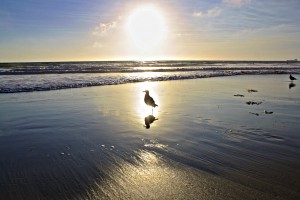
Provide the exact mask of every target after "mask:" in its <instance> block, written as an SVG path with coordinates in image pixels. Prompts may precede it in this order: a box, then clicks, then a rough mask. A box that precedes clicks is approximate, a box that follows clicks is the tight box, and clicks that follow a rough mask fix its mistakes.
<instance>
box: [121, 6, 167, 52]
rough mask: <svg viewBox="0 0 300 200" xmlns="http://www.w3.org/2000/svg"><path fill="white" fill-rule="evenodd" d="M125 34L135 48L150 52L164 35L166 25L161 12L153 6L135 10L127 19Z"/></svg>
mask: <svg viewBox="0 0 300 200" xmlns="http://www.w3.org/2000/svg"><path fill="white" fill-rule="evenodd" d="M126 29H127V32H128V34H129V36H130V38H131V40H132V41H133V42H134V44H135V45H136V47H137V48H139V49H140V50H145V51H147V50H152V49H153V48H154V47H157V46H158V45H159V44H160V43H161V42H162V40H163V39H164V37H165V35H166V30H167V28H166V25H165V20H164V17H163V16H162V14H161V12H160V11H159V10H158V9H157V8H155V7H153V6H142V7H139V8H137V9H135V10H134V11H133V12H132V13H131V15H130V16H129V17H128V20H127V24H126Z"/></svg>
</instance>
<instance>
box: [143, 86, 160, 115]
mask: <svg viewBox="0 0 300 200" xmlns="http://www.w3.org/2000/svg"><path fill="white" fill-rule="evenodd" d="M143 92H145V93H146V94H145V97H144V101H145V103H146V104H147V105H148V106H152V112H153V108H155V107H156V106H158V105H157V104H155V101H154V100H153V98H152V97H150V95H149V90H145V91H143Z"/></svg>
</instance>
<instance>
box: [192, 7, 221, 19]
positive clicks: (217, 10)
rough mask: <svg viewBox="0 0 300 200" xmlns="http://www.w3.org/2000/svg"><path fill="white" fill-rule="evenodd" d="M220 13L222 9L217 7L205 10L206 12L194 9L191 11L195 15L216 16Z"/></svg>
mask: <svg viewBox="0 0 300 200" xmlns="http://www.w3.org/2000/svg"><path fill="white" fill-rule="evenodd" d="M221 13H222V9H221V8H219V7H214V8H212V9H209V10H207V11H206V12H202V11H196V12H194V13H193V16H195V17H217V16H219V15H220V14H221Z"/></svg>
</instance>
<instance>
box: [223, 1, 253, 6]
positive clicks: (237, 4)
mask: <svg viewBox="0 0 300 200" xmlns="http://www.w3.org/2000/svg"><path fill="white" fill-rule="evenodd" d="M223 2H224V3H226V4H230V5H234V6H242V5H245V4H249V3H250V2H251V0H223Z"/></svg>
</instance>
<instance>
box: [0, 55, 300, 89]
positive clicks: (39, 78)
mask: <svg viewBox="0 0 300 200" xmlns="http://www.w3.org/2000/svg"><path fill="white" fill-rule="evenodd" d="M288 73H292V74H294V73H300V62H293V63H288V62H279V61H269V62H266V61H264V62H263V61H255V62H253V61H99V62H43V63H37V62H36V63H2V64H1V63H0V93H16V92H32V91H47V90H57V89H67V88H80V87H89V86H103V85H117V84H124V83H134V82H145V81H167V80H181V79H196V78H207V77H217V76H233V75H247V74H248V75H249V74H288Z"/></svg>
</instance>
